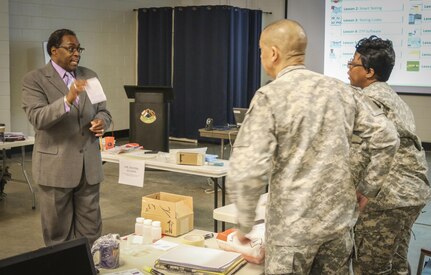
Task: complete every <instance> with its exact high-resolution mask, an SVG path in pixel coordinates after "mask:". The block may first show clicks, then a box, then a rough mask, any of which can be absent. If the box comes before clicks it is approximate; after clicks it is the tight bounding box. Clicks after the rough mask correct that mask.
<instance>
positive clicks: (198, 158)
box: [177, 152, 205, 165]
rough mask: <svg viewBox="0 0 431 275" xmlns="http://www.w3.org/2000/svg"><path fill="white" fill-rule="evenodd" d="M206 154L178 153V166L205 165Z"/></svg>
mask: <svg viewBox="0 0 431 275" xmlns="http://www.w3.org/2000/svg"><path fill="white" fill-rule="evenodd" d="M204 163H205V154H202V153H194V152H177V164H183V165H204Z"/></svg>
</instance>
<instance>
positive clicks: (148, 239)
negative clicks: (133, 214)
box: [142, 219, 153, 244]
mask: <svg viewBox="0 0 431 275" xmlns="http://www.w3.org/2000/svg"><path fill="white" fill-rule="evenodd" d="M152 222H153V221H152V220H150V219H146V220H145V221H144V226H143V230H142V236H143V239H144V244H151V243H153V236H152V225H151V223H152Z"/></svg>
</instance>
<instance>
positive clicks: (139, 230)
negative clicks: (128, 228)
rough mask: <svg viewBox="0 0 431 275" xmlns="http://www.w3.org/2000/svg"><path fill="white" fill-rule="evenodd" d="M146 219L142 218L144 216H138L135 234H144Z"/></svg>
mask: <svg viewBox="0 0 431 275" xmlns="http://www.w3.org/2000/svg"><path fill="white" fill-rule="evenodd" d="M144 221H145V219H144V218H142V217H137V218H136V223H135V235H138V236H142V234H143V229H144Z"/></svg>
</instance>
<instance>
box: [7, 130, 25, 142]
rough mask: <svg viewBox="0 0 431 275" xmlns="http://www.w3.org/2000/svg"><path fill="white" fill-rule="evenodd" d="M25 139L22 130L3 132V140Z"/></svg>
mask: <svg viewBox="0 0 431 275" xmlns="http://www.w3.org/2000/svg"><path fill="white" fill-rule="evenodd" d="M19 140H25V135H24V133H22V132H6V133H4V141H10V142H12V141H19Z"/></svg>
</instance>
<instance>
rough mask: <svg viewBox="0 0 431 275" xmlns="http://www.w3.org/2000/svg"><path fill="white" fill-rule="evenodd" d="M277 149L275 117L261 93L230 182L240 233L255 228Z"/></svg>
mask: <svg viewBox="0 0 431 275" xmlns="http://www.w3.org/2000/svg"><path fill="white" fill-rule="evenodd" d="M275 148H276V138H275V135H274V117H273V115H272V112H271V107H270V105H269V103H268V100H267V98H266V97H265V96H264V94H263V93H261V92H259V91H258V92H257V93H256V95H255V96H254V98H253V100H252V102H251V104H250V108H249V110H248V112H247V114H246V117H245V119H244V122H243V124H242V125H241V128H240V131H239V133H238V135H237V138H236V140H235V144H234V146H233V152H232V155H231V157H230V159H229V172H228V175H227V180H226V187H227V192H228V194H229V198H230V199H231V201H232V202H234V203H235V204H236V207H237V210H238V229H239V230H241V231H242V232H244V233H248V232H250V230H251V228H252V226H253V224H254V219H255V216H256V213H255V210H256V206H257V203H258V200H259V196H260V194H261V191H262V189H263V188H264V187H265V186H266V185H267V184H268V173H269V172H270V170H271V167H272V156H273V152H274V150H275Z"/></svg>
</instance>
